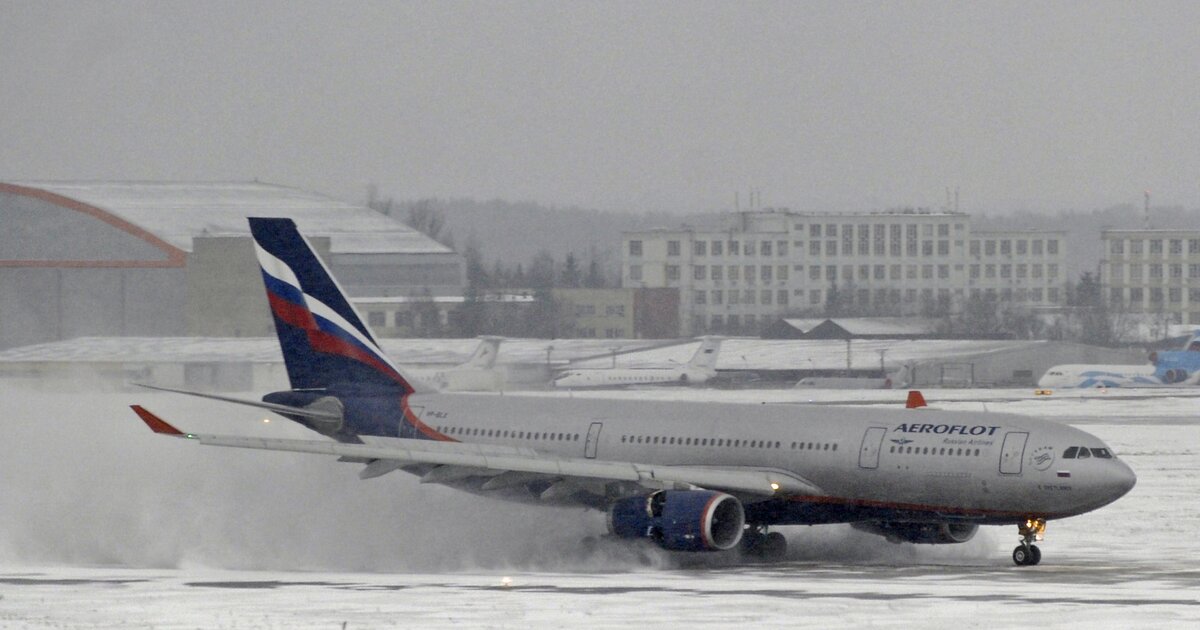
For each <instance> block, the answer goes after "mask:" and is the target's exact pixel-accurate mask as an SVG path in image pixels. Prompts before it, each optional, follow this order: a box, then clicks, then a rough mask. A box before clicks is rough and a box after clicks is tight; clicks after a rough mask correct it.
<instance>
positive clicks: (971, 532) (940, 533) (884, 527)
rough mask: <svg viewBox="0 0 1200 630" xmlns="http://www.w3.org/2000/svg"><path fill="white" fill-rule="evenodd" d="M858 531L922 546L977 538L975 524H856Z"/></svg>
mask: <svg viewBox="0 0 1200 630" xmlns="http://www.w3.org/2000/svg"><path fill="white" fill-rule="evenodd" d="M852 527H854V528H855V529H857V530H860V531H864V532H870V533H872V534H876V535H879V536H884V537H886V538H887V539H888V540H889V541H891V542H908V543H917V544H921V545H952V544H958V543H965V542H967V541H968V540H971V539H972V538H974V537H975V531H976V530H978V529H979V526H978V525H976V524H975V523H906V522H901V523H892V522H871V523H854V524H853V525H852Z"/></svg>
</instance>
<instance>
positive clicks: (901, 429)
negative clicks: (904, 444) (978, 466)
mask: <svg viewBox="0 0 1200 630" xmlns="http://www.w3.org/2000/svg"><path fill="white" fill-rule="evenodd" d="M999 430H1000V427H997V426H984V425H982V424H976V425H965V424H917V423H915V422H911V423H908V424H901V425H898V426H897V427H896V428H895V429H892V431H894V432H896V433H937V434H939V435H941V434H946V435H995V434H996V431H999Z"/></svg>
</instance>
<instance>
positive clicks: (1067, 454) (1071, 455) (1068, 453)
mask: <svg viewBox="0 0 1200 630" xmlns="http://www.w3.org/2000/svg"><path fill="white" fill-rule="evenodd" d="M1078 453H1079V447H1078V446H1072V447H1070V448H1068V449H1067V450H1065V451H1063V459H1075V457H1076V456H1077V454H1078Z"/></svg>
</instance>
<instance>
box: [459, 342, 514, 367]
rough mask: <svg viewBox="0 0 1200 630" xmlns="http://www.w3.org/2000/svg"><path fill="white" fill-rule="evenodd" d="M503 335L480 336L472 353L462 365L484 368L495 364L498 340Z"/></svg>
mask: <svg viewBox="0 0 1200 630" xmlns="http://www.w3.org/2000/svg"><path fill="white" fill-rule="evenodd" d="M503 340H504V338H503V337H480V338H479V345H478V346H476V347H475V352H474V354H472V355H471V358H469V359H467V362H466V363H464V364H463V367H470V368H478V369H482V370H486V369H489V368H491V367H492V366H493V365H495V364H496V356H497V355H498V354H499V353H500V342H501V341H503Z"/></svg>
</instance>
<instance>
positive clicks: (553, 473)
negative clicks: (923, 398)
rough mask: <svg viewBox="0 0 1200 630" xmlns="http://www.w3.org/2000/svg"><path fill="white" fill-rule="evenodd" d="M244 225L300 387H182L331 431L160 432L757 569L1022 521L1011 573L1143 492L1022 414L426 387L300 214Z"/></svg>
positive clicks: (1061, 428) (1128, 477)
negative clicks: (835, 531) (805, 536)
mask: <svg viewBox="0 0 1200 630" xmlns="http://www.w3.org/2000/svg"><path fill="white" fill-rule="evenodd" d="M250 225H251V231H252V233H253V235H254V239H255V242H256V248H257V254H258V260H259V263H260V265H261V268H262V278H263V280H264V283H265V284H266V288H267V297H268V301H269V302H270V306H271V311H272V313H273V315H274V318H275V326H276V332H277V334H278V336H279V340H280V345H281V346H282V349H283V354H284V360H285V364H286V367H287V371H288V376H289V379H290V381H291V385H292V389H291V390H288V391H282V392H275V393H271V394H268V395H266V396H265V397H264V398H263V401H262V402H259V401H254V400H240V399H235V398H229V397H224V396H216V395H211V394H203V393H199V392H184V393H189V394H192V395H198V396H204V397H207V398H210V399H216V400H223V401H227V402H236V403H239V404H245V405H251V406H255V407H259V408H265V409H269V410H272V411H275V412H277V413H279V414H281V415H283V416H284V417H286V418H289V419H291V420H294V421H295V422H298V423H300V424H302V425H304V426H306V427H308V428H310V429H312V430H313V431H315V432H317V433H320V434H322V436H324V438H322V439H277V438H269V437H248V436H242V435H214V434H205V433H191V432H185V431H181V430H179V429H177V428H175V427H174V426H173V425H171V424H170V423H168V422H166V421H165V420H163V419H162V418H160V417H159V416H157V415H155V414H154V413H153V412H151V411H149V410H147V409H145V408H144V407H142V406H140V405H134V406H133V409H134V411H135V412H136V413H137V414H138V416H139V417H140V418H141V419H142V421H143V422H145V423H146V424H147V425H148V426H149V427H150V428H151V429H152V430H154V431H155V432H157V433H160V434H164V435H169V436H173V437H176V438H181V439H185V440H188V441H192V442H196V443H199V444H205V445H211V446H225V447H237V448H248V449H262V450H273V451H290V452H297V453H311V454H317V455H322V456H326V457H339V458H340V461H344V462H351V463H357V464H360V465H362V466H363V468H362V470H361V471H360V472H359V476H360V477H362V478H364V479H367V478H372V477H378V476H380V475H384V474H386V473H389V472H391V471H393V470H401V471H404V472H406V473H409V474H411V475H414V476H416V477H418V478H419V479H420V480H421V481H422V482H430V483H440V484H445V485H447V486H450V487H453V488H457V489H461V490H463V491H465V492H468V493H471V494H476V495H485V496H490V497H496V498H502V499H509V500H515V501H522V502H526V503H531V504H536V505H547V504H548V505H573V506H585V507H588V508H593V509H595V510H597V511H600V512H602V513H604V514H606V515H607V520H608V526H609V531H610V532H611V534H612V536H613V537H615V538H617V539H626V540H643V541H650V542H652V543H653V544H656V545H658V546H660V547H662V548H663V549H667V550H671V551H713V552H716V551H723V550H731V549H735V548H740V549H742V550H743V551H744V552H746V553H749V554H753V555H759V556H762V557H768V558H779V557H782V556H783V555H784V553H785V551H786V540H785V538H784V537H783V536H782V535H781V533H780V532H778V531H769V529H770V528H774V527H777V526H782V525H817V524H823V523H850V524H852V525H853V526H855V527H857V528H860V529H863V530H866V531H869V532H873V533H876V534H879V535H882V536H886V537H887V538H889V539H891V540H893V541H901V542H908V543H929V544H939V543H961V542H965V541H967V540H969V539H970V538H971V537H972V536H973V535H974V534H975V532H976V530H977V529H978V528H979V526H981V525H1007V526H1012V525H1016V526H1017V529H1018V533H1019V534H1020V541H1021V542H1020V545H1019V546H1017V547H1016V548H1015V549H1014V550H1013V554H1012V557H1013V560H1014V562H1016V563H1017V564H1018V565H1032V564H1037V563H1038V562H1039V561H1040V559H1041V552H1040V551H1039V549H1038V547H1037V546H1036V545H1035V544H1034V542H1035V541H1037V540H1041V538H1042V535H1043V532H1044V530H1045V526H1046V522H1047V521H1049V520H1053V519H1060V518H1067V517H1071V516H1076V515H1080V514H1084V513H1086V512H1090V511H1092V510H1095V509H1097V508H1100V507H1102V506H1104V505H1107V504H1109V503H1111V502H1113V501H1115V500H1116V499H1118V498H1119V497H1121V496H1123V495H1124V494H1125V493H1127V492H1128V491H1129V490H1130V489H1131V488H1132V487H1133V485H1134V483H1135V481H1136V477H1135V475H1134V473H1133V471H1132V470H1130V468H1129V467H1128V466H1127V465H1126V464H1125V463H1124V462H1123V461H1121V460H1120V459H1119V458H1117V457H1116V456H1115V455H1114V454H1113V452H1112V451H1111V450H1110V449H1109V448H1108V447H1107V446H1105V445H1104V443H1103V442H1101V441H1100V439H1099V438H1097V437H1095V436H1094V435H1091V434H1089V433H1087V432H1085V431H1082V430H1080V429H1077V428H1074V427H1071V426H1067V425H1064V424H1060V423H1057V422H1049V421H1043V420H1039V419H1036V418H1029V417H1024V416H1017V415H1009V414H998V413H964V412H940V411H931V410H919V411H918V410H904V409H898V408H897V409H868V408H854V407H833V406H821V405H802V406H788V405H742V404H728V403H703V402H695V401H688V400H680V401H648V400H602V399H588V398H583V397H533V396H521V395H511V394H505V395H496V394H462V393H442V392H430V391H428V390H426V389H425V388H422V387H421V386H418V385H415V384H414V383H415V382H414V381H413V380H412V379H411V378H410V377H409V376H407V375H406V374H405V371H404V370H402V369H401V368H398V367H396V365H395V364H393V363H392V362H391V360H390V359H389V358H388V357H387V355H386V354H384V353H383V351H382V350H381V349H380V347H379V345H378V343H376V340H375V337H374V335H372V334H371V331H370V330H369V328H368V327H367V326H366V324H365V323H364V321H363V319H362V318H361V317H359V315H358V313H356V312H355V311H354V309H353V308H352V307H351V306H350V303H349V302H348V301H347V300H346V298H345V296H344V294H343V292H342V291H341V290H340V288H339V287H338V285H337V283H336V281H335V280H334V279H333V278H332V276H331V275H330V274H329V271H328V269H327V268H326V267H325V266H324V264H323V263H322V262H321V260H320V259H319V258H318V257H317V256H316V255H315V254H314V253H313V251H312V249H311V248H310V246H309V245H308V243H307V241H305V240H304V239H303V237H302V236H301V235H300V234H299V232H298V231H297V230H296V227H295V224H294V223H293V222H292V221H291V220H289V219H251V220H250ZM330 438H331V439H330ZM532 514H533V513H532V512H531V518H536V516H532Z"/></svg>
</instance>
